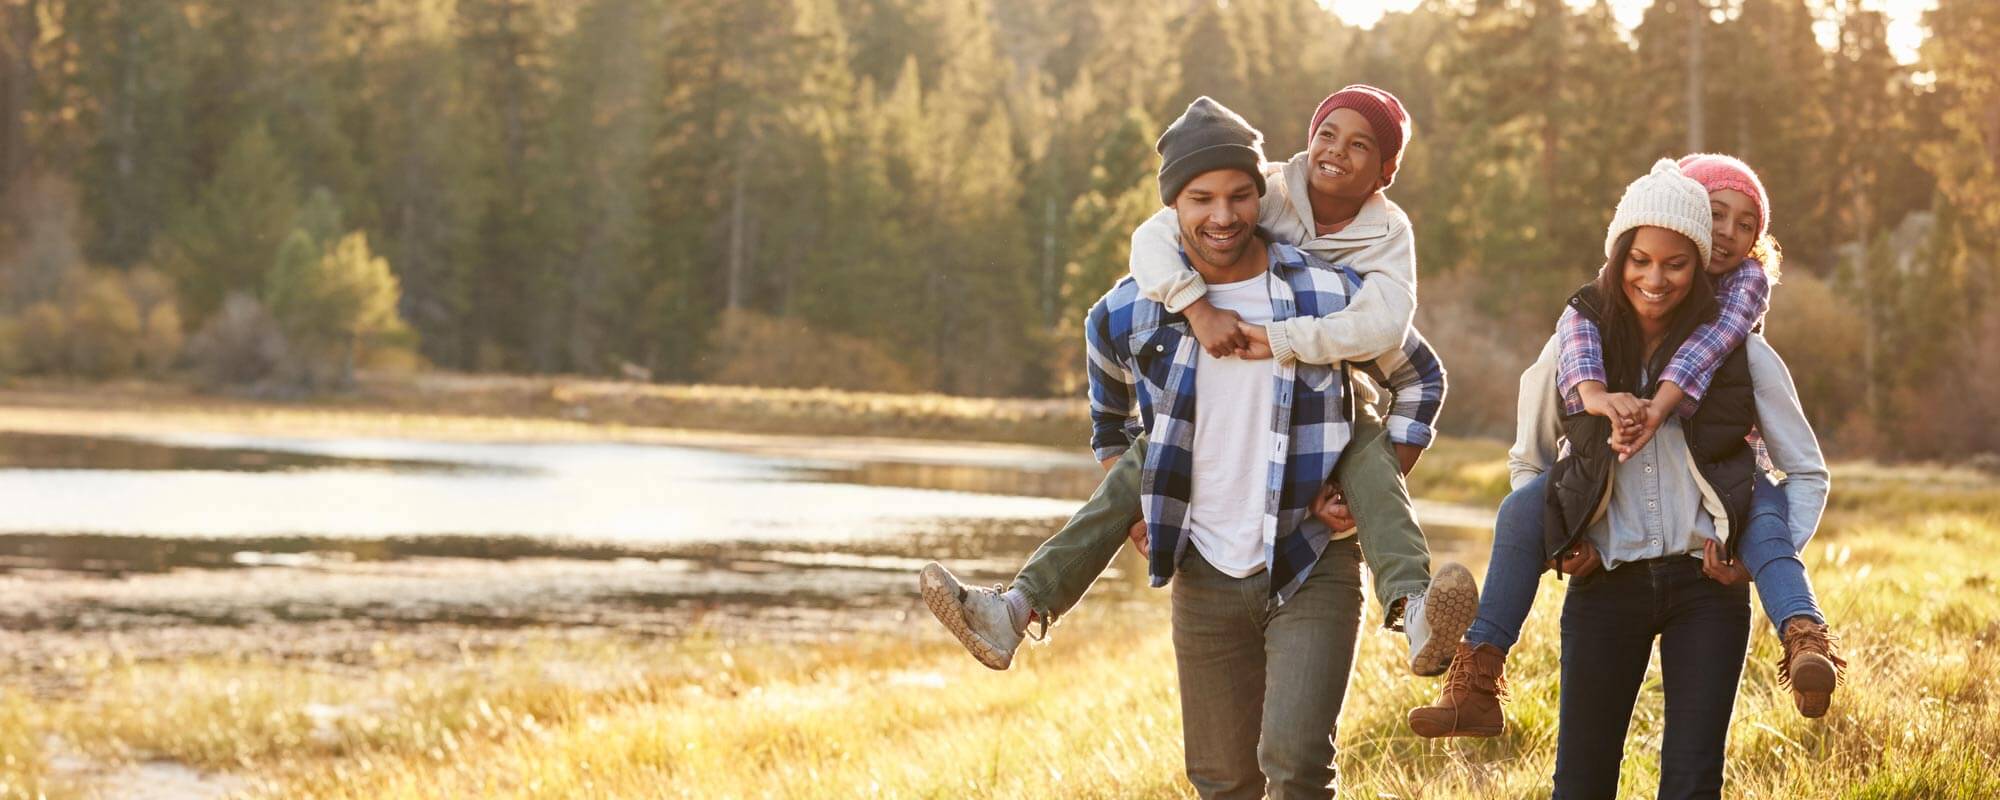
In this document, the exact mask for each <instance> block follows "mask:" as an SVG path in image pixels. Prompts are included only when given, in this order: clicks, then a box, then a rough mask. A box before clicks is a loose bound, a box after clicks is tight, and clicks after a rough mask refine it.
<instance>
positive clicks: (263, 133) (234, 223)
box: [153, 124, 299, 326]
mask: <svg viewBox="0 0 2000 800" xmlns="http://www.w3.org/2000/svg"><path fill="white" fill-rule="evenodd" d="M298 194H299V193H298V188H297V183H296V179H294V178H293V176H292V173H291V170H290V168H289V167H288V166H287V165H286V164H285V162H284V159H283V158H282V157H281V156H280V155H279V154H278V150H277V146H276V144H275V143H274V142H272V141H271V135H270V133H269V131H268V130H266V129H265V127H264V126H263V125H262V124H258V125H255V126H252V127H251V128H250V129H249V130H247V131H244V132H243V134H242V135H240V136H239V137H237V139H236V141H235V142H234V143H233V144H231V145H230V147H229V150H228V152H227V153H226V154H224V156H223V160H222V164H221V168H220V170H219V171H217V172H216V175H215V178H214V179H213V180H210V181H209V182H208V185H206V186H204V187H202V189H201V191H200V193H199V194H198V195H197V197H196V200H195V203H194V205H192V206H190V207H187V208H186V209H184V210H183V211H182V212H180V213H178V214H177V215H176V218H175V219H174V221H173V223H172V225H171V226H170V227H169V228H168V230H167V231H166V233H165V235H164V236H163V237H162V240H161V244H160V246H159V247H158V248H157V249H156V251H155V254H154V256H153V258H154V261H155V263H156V264H157V266H159V268H160V269H161V270H163V271H165V272H166V273H167V274H169V275H172V276H173V277H174V278H175V280H177V281H178V282H179V283H180V287H181V297H182V299H183V301H184V302H185V304H186V308H187V312H188V320H189V321H190V322H191V323H193V324H195V325H196V326H199V325H200V324H201V323H202V322H203V321H205V320H207V319H208V315H209V314H210V313H212V312H214V311H215V310H216V309H217V308H218V307H220V306H221V304H222V298H223V296H224V295H226V294H228V293H229V292H230V291H231V290H235V289H243V288H247V287H252V286H256V285H257V284H258V283H259V281H260V280H261V278H262V276H263V274H264V272H265V270H267V269H269V268H270V266H271V263H272V262H273V260H275V259H276V257H277V253H278V248H279V246H280V245H281V244H283V242H284V237H285V236H286V235H287V233H288V232H289V231H290V230H291V229H292V224H293V219H292V217H293V213H294V210H295V209H296V208H297V206H298Z"/></svg>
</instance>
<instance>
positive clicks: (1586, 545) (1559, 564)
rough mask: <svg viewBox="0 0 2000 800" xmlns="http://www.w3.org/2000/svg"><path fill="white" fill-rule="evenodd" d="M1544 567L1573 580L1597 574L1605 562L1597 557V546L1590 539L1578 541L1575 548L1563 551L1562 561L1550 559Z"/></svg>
mask: <svg viewBox="0 0 2000 800" xmlns="http://www.w3.org/2000/svg"><path fill="white" fill-rule="evenodd" d="M1543 566H1545V567H1548V568H1549V569H1552V570H1555V571H1557V572H1560V573H1562V574H1564V575H1568V576H1570V577H1572V578H1581V577H1583V576H1585V575H1589V574H1590V573H1593V572H1596V571H1597V569H1598V568H1599V567H1602V566H1604V561H1603V560H1602V559H1600V558H1598V557H1597V545H1594V544H1591V543H1590V540H1589V539H1578V540H1577V543H1576V546H1575V547H1571V548H1570V549H1568V550H1565V551H1563V554H1562V558H1561V559H1560V560H1557V559H1550V560H1549V561H1546V562H1544V563H1543Z"/></svg>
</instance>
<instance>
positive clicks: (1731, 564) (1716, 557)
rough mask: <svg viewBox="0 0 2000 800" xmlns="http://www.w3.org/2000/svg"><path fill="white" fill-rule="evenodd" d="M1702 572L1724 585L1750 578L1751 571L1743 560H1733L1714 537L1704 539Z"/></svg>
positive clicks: (1702, 545) (1735, 583)
mask: <svg viewBox="0 0 2000 800" xmlns="http://www.w3.org/2000/svg"><path fill="white" fill-rule="evenodd" d="M1701 574H1703V575H1707V576H1708V579H1709V580H1712V581H1715V582H1716V583H1719V584H1722V585H1724V586H1735V585H1738V584H1741V583H1743V582H1745V581H1748V580H1750V571H1749V570H1747V569H1744V568H1743V562H1741V561H1734V560H1731V559H1730V558H1729V554H1728V552H1727V551H1725V550H1723V549H1722V545H1719V544H1716V543H1715V540H1714V539H1704V540H1702V543H1701Z"/></svg>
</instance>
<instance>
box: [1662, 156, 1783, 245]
mask: <svg viewBox="0 0 2000 800" xmlns="http://www.w3.org/2000/svg"><path fill="white" fill-rule="evenodd" d="M1680 167H1681V173H1682V174H1684V175H1686V176H1688V177H1690V178H1693V179H1695V180H1696V181H1697V182H1699V183H1700V184H1701V187H1702V188H1704V189H1707V190H1708V191H1710V192H1719V191H1721V190H1723V189H1735V190H1736V191H1739V192H1742V193H1744V194H1746V195H1749V196H1750V202H1752V203H1756V204H1757V235H1756V236H1755V237H1752V238H1753V239H1757V238H1762V237H1763V236H1764V232H1765V231H1768V230H1770V229H1771V200H1770V198H1769V197H1768V196H1767V195H1765V194H1764V182H1763V181H1760V180H1758V179H1757V171H1756V170H1753V169H1751V168H1750V165H1749V164H1745V163H1743V161H1742V160H1741V159H1738V158H1737V157H1735V156H1725V155H1722V154H1720V153H1694V154H1692V155H1688V156H1683V157H1682V158H1681V160H1680Z"/></svg>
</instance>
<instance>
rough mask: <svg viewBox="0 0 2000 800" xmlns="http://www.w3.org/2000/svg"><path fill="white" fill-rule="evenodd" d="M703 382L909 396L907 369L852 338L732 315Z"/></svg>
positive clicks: (912, 384) (913, 383) (792, 322)
mask: <svg viewBox="0 0 2000 800" xmlns="http://www.w3.org/2000/svg"><path fill="white" fill-rule="evenodd" d="M710 343H711V345H712V347H713V350H714V356H713V357H712V358H711V359H710V360H709V362H708V364H709V368H708V374H707V376H706V377H707V380H708V381H709V382H712V383H721V384H731V385H737V386H771V387H782V388H797V389H812V388H822V387H824V388H830V389H856V390H863V389H865V390H869V391H878V392H914V391H918V390H919V388H920V386H919V384H918V383H917V380H916V378H914V377H912V376H911V374H910V371H909V369H908V368H907V367H904V366H903V365H902V364H900V363H898V362H897V361H896V360H895V359H894V358H891V357H890V356H889V355H888V353H886V352H884V351H883V350H882V348H881V347H879V346H877V345H876V344H874V343H872V342H868V341H865V340H862V339H859V338H856V337H853V336H846V335H842V334H837V333H820V332H816V331H814V330H813V329H812V328H811V327H809V326H807V325H806V324H805V323H804V322H803V321H800V320H797V319H786V318H780V317H769V316H765V315H763V314H758V313H756V312H752V311H743V310H740V309H739V310H735V311H730V312H728V313H727V314H725V315H724V316H723V319H722V325H721V327H720V330H719V331H718V332H717V333H716V335H715V337H714V339H712V340H711V342H710Z"/></svg>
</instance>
